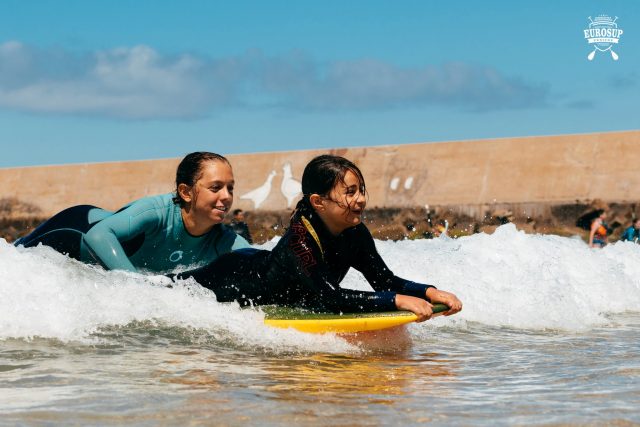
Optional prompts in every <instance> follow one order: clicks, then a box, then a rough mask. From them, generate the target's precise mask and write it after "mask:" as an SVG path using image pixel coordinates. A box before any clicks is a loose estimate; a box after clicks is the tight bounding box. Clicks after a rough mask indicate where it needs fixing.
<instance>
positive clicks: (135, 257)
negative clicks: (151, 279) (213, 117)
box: [15, 152, 249, 272]
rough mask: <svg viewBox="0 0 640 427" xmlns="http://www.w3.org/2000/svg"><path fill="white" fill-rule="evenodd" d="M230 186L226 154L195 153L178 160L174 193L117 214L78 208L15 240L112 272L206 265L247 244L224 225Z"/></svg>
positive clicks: (230, 177)
mask: <svg viewBox="0 0 640 427" xmlns="http://www.w3.org/2000/svg"><path fill="white" fill-rule="evenodd" d="M233 187H234V178H233V170H232V169H231V164H230V163H229V161H228V160H227V159H226V158H224V157H223V156H221V155H219V154H215V153H209V152H195V153H191V154H188V155H187V156H186V157H185V158H184V159H182V161H181V162H180V164H179V165H178V169H177V171H176V190H175V193H168V194H162V195H158V196H151V197H145V198H143V199H139V200H136V201H134V202H132V203H130V204H129V205H127V206H125V207H123V208H122V209H120V210H119V211H117V212H111V211H106V210H104V209H101V208H97V207H95V206H90V205H80V206H74V207H71V208H68V209H66V210H64V211H62V212H60V213H58V214H56V215H55V216H53V217H52V218H51V219H49V220H48V221H46V222H45V223H43V224H41V225H40V226H39V227H38V228H36V229H35V230H34V231H33V232H32V233H31V234H29V235H28V236H25V237H23V238H21V239H18V240H17V241H16V242H15V245H16V246H20V245H21V246H24V247H32V246H37V245H38V244H40V243H41V244H43V245H45V246H50V247H52V248H53V249H55V250H57V251H58V252H61V253H63V254H67V255H69V256H70V257H72V258H75V259H77V260H80V261H82V262H85V263H90V264H100V265H102V266H103V267H105V268H106V269H108V270H128V271H138V270H142V271H150V272H168V271H173V270H174V269H175V268H176V267H185V266H193V265H202V264H206V263H208V262H211V261H213V260H215V259H216V258H218V257H219V256H221V255H223V254H226V253H228V252H231V251H233V250H236V249H241V248H248V247H249V244H248V243H247V241H246V240H245V239H243V238H242V237H240V236H238V235H237V234H236V233H234V232H233V230H231V229H230V228H228V227H226V226H224V225H223V224H222V221H223V219H224V217H225V215H226V213H227V212H228V211H229V209H230V208H231V204H232V203H233Z"/></svg>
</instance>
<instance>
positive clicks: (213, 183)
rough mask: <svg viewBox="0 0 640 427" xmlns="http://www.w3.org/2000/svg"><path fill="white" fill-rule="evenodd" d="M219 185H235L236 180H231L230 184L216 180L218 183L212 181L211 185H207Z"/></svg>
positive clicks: (208, 184)
mask: <svg viewBox="0 0 640 427" xmlns="http://www.w3.org/2000/svg"><path fill="white" fill-rule="evenodd" d="M217 184H223V185H224V184H227V185H229V184H230V185H235V184H236V182H235V181H234V180H231V181H229V182H225V181H220V180H216V181H211V182H209V183H207V186H211V185H217Z"/></svg>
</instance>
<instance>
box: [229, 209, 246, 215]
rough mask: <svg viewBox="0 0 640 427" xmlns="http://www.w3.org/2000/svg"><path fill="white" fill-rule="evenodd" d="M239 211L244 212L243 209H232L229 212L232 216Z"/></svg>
mask: <svg viewBox="0 0 640 427" xmlns="http://www.w3.org/2000/svg"><path fill="white" fill-rule="evenodd" d="M240 212H244V211H243V210H242V209H234V210H233V212H231V214H232V215H233V216H236V215H238V214H239V213H240Z"/></svg>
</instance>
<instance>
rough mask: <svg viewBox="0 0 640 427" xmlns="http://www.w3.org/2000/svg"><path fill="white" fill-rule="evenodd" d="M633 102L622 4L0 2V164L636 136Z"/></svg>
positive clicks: (629, 36) (634, 20) (634, 14)
mask: <svg viewBox="0 0 640 427" xmlns="http://www.w3.org/2000/svg"><path fill="white" fill-rule="evenodd" d="M599 14H606V15H609V16H612V17H615V16H617V17H618V20H617V24H618V25H619V28H621V29H623V31H624V33H623V35H622V36H621V38H620V43H619V44H618V45H616V46H614V48H613V49H614V51H615V52H616V53H617V54H618V56H619V60H618V61H614V60H613V59H612V57H611V55H610V54H609V52H597V54H596V56H595V58H594V59H593V61H589V60H588V59H587V55H588V54H589V53H590V52H591V51H592V50H593V48H592V47H591V46H590V45H588V43H587V41H586V40H585V39H584V35H583V30H584V29H585V28H587V27H588V24H589V20H588V17H589V16H591V17H594V18H595V16H597V15H599ZM639 99H640V1H637V0H626V1H613V0H610V1H584V0H580V1H561V2H560V1H537V2H531V1H519V2H513V1H483V2H478V1H448V2H435V1H428V0H422V1H408V0H398V1H393V2H392V1H375V0H369V1H350V2H345V1H332V0H324V1H313V2H311V1H266V0H265V1H233V2H228V1H225V2H223V1H204V0H203V1H189V0H183V1H144V0H137V1H119V0H109V1H106V0H104V1H103V0H93V1H70V0H68V1H64V0H56V1H53V0H52V1H37V0H33V1H24V0H4V1H3V2H1V3H0V167H14V166H32V165H44V164H63V163H77V162H101V161H117V160H136V159H153V158H165V157H181V156H182V155H184V154H186V153H188V152H190V151H196V150H208V151H216V152H219V153H222V154H234V153H247V152H261V151H283V150H299V149H310V148H333V147H345V146H367V145H383V144H404V143H417V142H431V141H452V140H472V139H482V138H496V137H509V136H532V135H556V134H568V133H588V132H600V131H616V130H628V129H640V113H639V112H638V106H637V105H638V100H639Z"/></svg>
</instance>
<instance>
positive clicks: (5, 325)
mask: <svg viewBox="0 0 640 427" xmlns="http://www.w3.org/2000/svg"><path fill="white" fill-rule="evenodd" d="M274 244H275V242H274V241H272V242H269V243H267V244H266V245H264V246H263V247H265V248H271V247H273V245H274ZM377 246H378V249H379V251H380V253H381V254H382V256H383V258H384V259H385V261H386V262H387V265H388V266H389V267H390V268H391V269H392V270H393V271H394V272H395V273H396V274H397V275H399V276H401V277H405V278H407V279H411V280H415V281H418V282H426V283H431V284H434V285H436V286H437V287H438V288H440V289H443V290H447V291H451V292H454V293H455V294H456V295H458V296H459V297H460V299H461V300H462V302H463V304H464V310H463V311H462V312H461V313H459V314H458V315H456V316H454V317H451V318H437V319H434V320H433V321H431V322H428V323H427V324H425V325H430V326H431V325H433V326H443V325H445V326H448V327H454V328H464V327H465V325H466V322H479V323H481V324H486V325H491V326H506V327H514V328H523V329H544V328H551V329H565V330H582V329H585V328H590V327H593V326H596V325H602V324H605V323H607V322H608V319H607V317H606V314H609V313H621V312H625V311H635V312H638V311H640V245H635V244H631V243H616V244H614V245H610V246H607V247H606V248H604V249H602V250H598V249H590V248H588V247H587V245H586V244H584V242H582V241H581V240H578V239H572V238H563V237H558V236H549V235H528V234H525V233H523V232H519V231H517V230H516V228H515V227H514V226H513V225H505V226H502V227H500V228H498V229H497V231H496V232H495V233H494V234H492V235H486V234H477V235H473V236H469V237H464V238H460V239H456V240H453V239H449V238H440V239H434V240H415V241H401V242H382V241H378V242H377ZM166 280H168V279H166V278H163V277H161V276H151V277H150V276H142V275H139V274H131V273H125V272H118V271H104V270H102V269H101V268H97V267H91V266H87V265H83V264H81V263H79V262H76V261H74V260H71V259H69V258H67V257H65V256H63V255H60V254H58V253H56V252H55V251H53V250H52V249H49V248H46V247H38V248H30V249H24V248H15V247H13V246H12V245H10V244H8V243H6V242H5V241H4V240H2V239H0V338H12V337H15V338H28V337H35V336H40V337H51V338H58V339H61V340H65V341H67V340H86V339H88V337H90V335H91V333H92V332H94V331H96V330H98V329H99V328H101V327H104V326H110V325H127V324H129V323H131V322H133V321H149V320H152V321H161V322H164V323H166V324H169V325H176V326H184V327H191V328H202V329H205V330H207V331H210V333H211V334H213V335H216V334H220V335H221V336H230V337H232V339H233V340H234V341H236V342H238V343H239V344H240V345H242V344H248V345H252V346H264V347H265V348H276V349H289V348H290V349H297V350H300V349H302V350H310V351H346V350H350V349H353V347H352V346H350V345H349V344H347V343H346V342H344V341H343V340H340V339H339V338H336V337H333V336H331V335H324V336H317V335H310V334H301V333H298V332H295V331H290V330H279V329H274V328H269V327H266V326H264V325H263V323H262V320H263V315H262V314H261V313H260V312H256V311H252V310H240V309H239V308H238V307H237V306H234V305H229V304H220V303H218V302H216V301H215V297H214V295H213V294H212V293H211V292H209V291H207V290H205V289H202V288H200V287H199V286H191V284H190V283H184V284H179V285H178V286H174V287H173V288H166V287H165V286H164V284H166ZM344 285H345V286H346V287H350V288H355V289H369V287H368V285H367V283H366V281H365V280H364V279H363V278H362V276H361V275H359V274H357V273H356V272H354V271H353V270H352V271H351V272H350V273H349V274H348V275H347V278H346V279H345V282H344Z"/></svg>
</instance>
